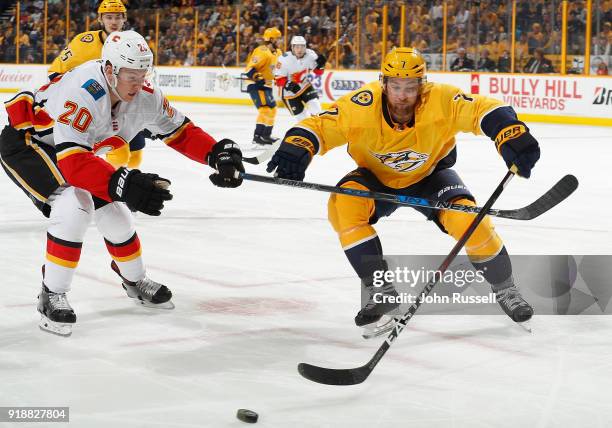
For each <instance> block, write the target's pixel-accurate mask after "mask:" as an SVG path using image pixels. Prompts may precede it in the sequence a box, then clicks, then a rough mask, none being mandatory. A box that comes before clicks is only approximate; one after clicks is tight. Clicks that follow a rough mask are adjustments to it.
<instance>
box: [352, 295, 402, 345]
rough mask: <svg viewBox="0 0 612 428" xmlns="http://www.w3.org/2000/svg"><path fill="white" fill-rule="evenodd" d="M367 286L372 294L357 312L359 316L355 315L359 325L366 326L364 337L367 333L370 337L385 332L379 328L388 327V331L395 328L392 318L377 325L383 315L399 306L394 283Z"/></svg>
mask: <svg viewBox="0 0 612 428" xmlns="http://www.w3.org/2000/svg"><path fill="white" fill-rule="evenodd" d="M365 288H366V289H367V291H368V293H369V294H370V298H369V300H368V302H367V303H366V304H365V306H364V307H363V308H361V310H360V311H359V312H358V313H357V316H355V324H356V325H357V326H358V327H364V328H366V332H364V334H363V337H366V335H367V336H368V338H369V337H376V336H379V335H381V334H384V333H383V332H379V329H383V328H388V330H387V331H389V330H390V329H391V328H393V319H392V318H391V319H389V320H387V322H383V323H382V324H379V328H377V327H376V325H377V323H379V321H381V318H382V317H383V315H385V314H387V313H389V312H391V311H393V310H394V309H397V308H398V307H399V303H396V299H395V298H396V297H397V296H398V294H397V291H396V290H395V287H393V284H390V283H385V284H383V285H382V286H381V287H375V286H374V285H372V284H371V283H370V284H367V285H365ZM389 298H390V301H389ZM368 331H370V332H368ZM372 334H374V335H372Z"/></svg>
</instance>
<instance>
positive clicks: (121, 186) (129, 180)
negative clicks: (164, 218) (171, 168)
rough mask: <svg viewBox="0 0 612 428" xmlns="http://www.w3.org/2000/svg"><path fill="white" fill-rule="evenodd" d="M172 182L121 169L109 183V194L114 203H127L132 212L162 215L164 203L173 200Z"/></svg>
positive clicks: (155, 176) (151, 175)
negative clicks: (170, 188) (170, 187)
mask: <svg viewBox="0 0 612 428" xmlns="http://www.w3.org/2000/svg"><path fill="white" fill-rule="evenodd" d="M168 186H170V180H167V179H165V178H162V177H160V176H159V175H157V174H147V173H144V172H140V171H139V170H137V169H132V170H130V169H128V168H125V167H121V168H119V169H118V170H117V171H115V172H114V173H113V175H111V178H110V180H109V182H108V194H109V195H110V197H111V199H112V200H113V201H121V202H125V203H126V205H127V206H128V208H129V209H131V210H132V211H140V212H142V213H145V214H147V215H155V216H157V215H160V214H161V210H162V209H163V208H164V201H169V200H170V199H172V194H171V193H170V191H169V190H168Z"/></svg>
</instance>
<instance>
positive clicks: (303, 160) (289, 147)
mask: <svg viewBox="0 0 612 428" xmlns="http://www.w3.org/2000/svg"><path fill="white" fill-rule="evenodd" d="M311 159H312V155H311V152H309V151H308V150H307V149H305V148H303V147H299V146H296V145H294V144H291V143H287V142H285V141H283V143H282V144H281V145H280V147H279V148H278V150H277V151H276V153H274V156H272V159H271V160H270V162H268V167H267V168H266V171H268V172H274V170H276V174H275V176H276V177H279V178H288V179H290V180H297V181H302V180H304V176H305V175H306V168H308V164H309V163H310V160H311Z"/></svg>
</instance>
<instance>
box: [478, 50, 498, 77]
mask: <svg viewBox="0 0 612 428" xmlns="http://www.w3.org/2000/svg"><path fill="white" fill-rule="evenodd" d="M476 70H477V71H495V62H493V60H492V59H491V58H489V50H488V49H487V48H484V49H483V50H482V51H480V58H479V59H478V64H477V65H476Z"/></svg>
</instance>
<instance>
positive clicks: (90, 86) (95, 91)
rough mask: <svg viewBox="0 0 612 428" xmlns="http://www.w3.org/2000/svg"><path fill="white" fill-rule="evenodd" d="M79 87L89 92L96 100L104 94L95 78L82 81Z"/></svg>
mask: <svg viewBox="0 0 612 428" xmlns="http://www.w3.org/2000/svg"><path fill="white" fill-rule="evenodd" d="M81 88H84V89H85V90H86V91H87V92H89V94H90V95H91V96H92V97H93V99H94V100H96V101H98V100H99V99H100V98H102V97H103V96H104V95H106V91H105V90H104V88H103V87H102V85H100V83H98V81H97V80H95V79H89V80H88V81H87V82H85V83H83V86H81Z"/></svg>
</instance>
